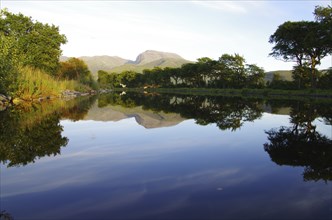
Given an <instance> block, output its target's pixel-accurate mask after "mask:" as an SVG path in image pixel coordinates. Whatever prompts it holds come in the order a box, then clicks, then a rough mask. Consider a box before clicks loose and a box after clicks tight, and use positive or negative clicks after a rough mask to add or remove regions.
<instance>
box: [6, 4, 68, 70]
mask: <svg viewBox="0 0 332 220" xmlns="http://www.w3.org/2000/svg"><path fill="white" fill-rule="evenodd" d="M0 34H2V35H3V36H5V37H10V38H14V39H15V41H16V49H17V51H18V55H19V59H20V62H21V63H22V65H27V66H32V67H35V68H38V69H41V70H44V71H46V72H47V73H49V74H55V73H56V71H57V69H58V67H59V57H60V55H61V52H62V51H61V48H60V47H61V45H62V44H65V43H66V42H67V40H66V37H65V35H62V34H60V33H59V27H57V26H54V25H49V24H43V23H41V22H38V21H34V20H32V18H31V17H27V16H24V15H23V14H21V13H19V14H13V13H10V12H9V11H7V10H1V11H0Z"/></svg>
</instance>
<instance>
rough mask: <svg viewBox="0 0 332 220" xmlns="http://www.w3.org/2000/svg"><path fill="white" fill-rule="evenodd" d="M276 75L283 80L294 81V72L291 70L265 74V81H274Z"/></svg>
mask: <svg viewBox="0 0 332 220" xmlns="http://www.w3.org/2000/svg"><path fill="white" fill-rule="evenodd" d="M274 74H278V75H279V76H280V78H281V80H286V81H293V79H292V71H291V70H277V71H270V72H266V73H265V81H270V82H271V81H272V80H273V76H274Z"/></svg>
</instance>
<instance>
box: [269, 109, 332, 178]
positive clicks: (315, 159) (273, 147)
mask: <svg viewBox="0 0 332 220" xmlns="http://www.w3.org/2000/svg"><path fill="white" fill-rule="evenodd" d="M290 116H291V119H290V122H291V123H292V124H293V125H292V126H291V127H280V128H278V129H271V130H269V131H267V132H266V134H267V135H268V140H269V143H265V144H264V149H265V151H266V152H267V153H268V154H269V155H270V157H271V160H272V161H273V162H275V163H277V164H278V165H289V166H303V167H304V172H303V179H304V180H305V181H309V180H314V181H318V180H325V181H328V180H329V181H331V180H332V140H330V139H329V138H327V137H326V136H324V135H322V134H320V133H319V132H317V131H316V126H315V125H313V124H312V122H313V120H315V119H316V118H317V117H318V116H319V114H318V110H317V108H316V107H315V106H312V105H308V104H302V105H301V106H299V105H297V106H295V107H293V108H292V111H291V114H290ZM325 120H328V119H325Z"/></svg>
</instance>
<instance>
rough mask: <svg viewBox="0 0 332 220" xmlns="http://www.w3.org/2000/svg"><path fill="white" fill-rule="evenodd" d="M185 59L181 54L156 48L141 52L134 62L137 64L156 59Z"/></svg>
mask: <svg viewBox="0 0 332 220" xmlns="http://www.w3.org/2000/svg"><path fill="white" fill-rule="evenodd" d="M169 59H171V60H185V59H183V58H182V57H180V56H179V55H177V54H175V53H167V52H160V51H155V50H147V51H145V52H143V53H141V54H139V55H138V56H137V58H136V61H135V62H134V64H136V65H144V64H147V63H151V62H155V61H163V60H164V61H165V60H169Z"/></svg>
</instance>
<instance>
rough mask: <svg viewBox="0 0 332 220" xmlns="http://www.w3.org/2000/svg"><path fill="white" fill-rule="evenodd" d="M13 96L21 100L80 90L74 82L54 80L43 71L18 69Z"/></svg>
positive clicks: (28, 68) (25, 68)
mask: <svg viewBox="0 0 332 220" xmlns="http://www.w3.org/2000/svg"><path fill="white" fill-rule="evenodd" d="M15 85H16V86H17V88H16V91H15V93H14V95H15V96H16V97H19V98H21V99H23V100H33V99H38V98H39V97H49V96H58V95H60V94H61V92H62V91H64V90H80V89H79V88H80V87H81V86H80V84H79V83H78V82H77V81H74V80H55V79H54V78H53V77H51V76H50V75H48V74H46V73H45V72H44V71H41V70H38V69H34V68H31V67H23V68H20V69H19V74H18V78H17V82H16V84H15Z"/></svg>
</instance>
